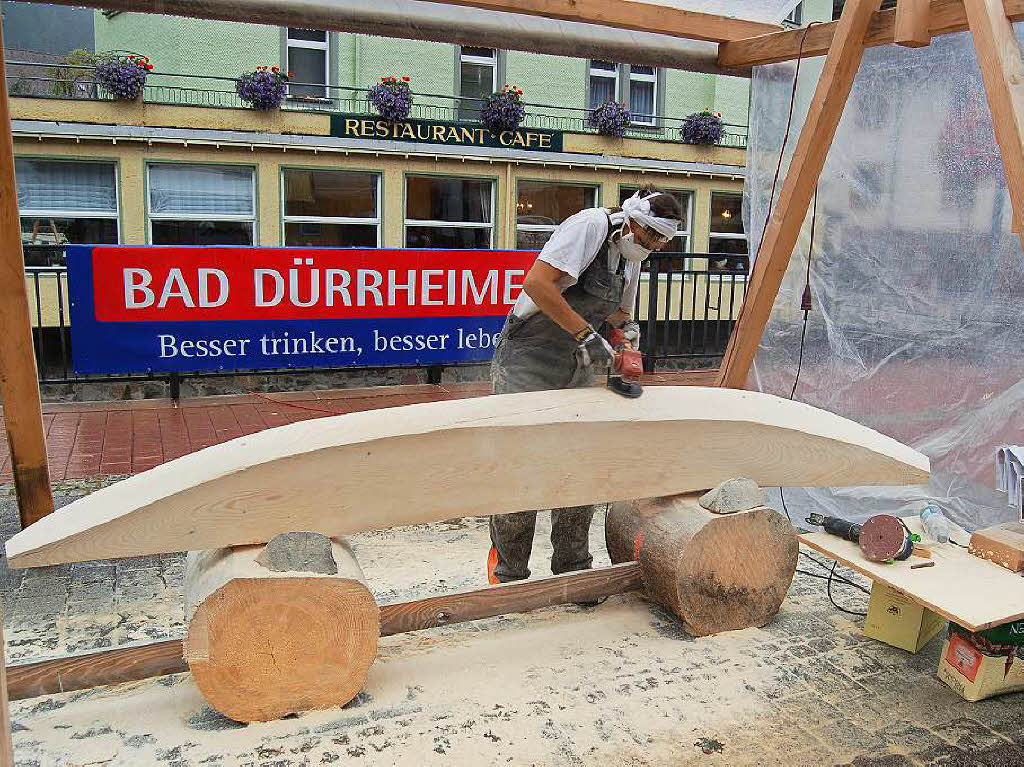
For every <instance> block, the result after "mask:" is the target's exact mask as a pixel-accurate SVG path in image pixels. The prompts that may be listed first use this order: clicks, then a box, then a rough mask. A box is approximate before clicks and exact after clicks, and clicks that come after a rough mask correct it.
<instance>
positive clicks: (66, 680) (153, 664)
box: [7, 639, 188, 700]
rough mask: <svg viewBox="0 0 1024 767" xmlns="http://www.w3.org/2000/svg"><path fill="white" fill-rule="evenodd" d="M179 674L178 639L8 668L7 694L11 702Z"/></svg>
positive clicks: (184, 668) (181, 668)
mask: <svg viewBox="0 0 1024 767" xmlns="http://www.w3.org/2000/svg"><path fill="white" fill-rule="evenodd" d="M182 671H188V664H186V663H185V661H184V660H183V659H182V657H181V640H180V639H173V640H170V641H167V642H153V643H150V644H144V645H137V646H134V647H118V648H117V649H116V650H104V651H103V652H96V653H88V654H86V655H76V656H72V657H69V658H54V659H53V660H44V661H40V662H38V663H23V664H19V665H15V666H8V667H7V692H8V695H9V696H10V698H11V700H22V699H24V698H34V697H36V696H38V695H50V694H53V693H58V692H68V691H69V690H84V689H86V688H87V687H99V686H101V685H105V684H120V683H122V682H134V681H137V680H139V679H147V678H149V677H151V676H163V675H164V674H177V673H180V672H182Z"/></svg>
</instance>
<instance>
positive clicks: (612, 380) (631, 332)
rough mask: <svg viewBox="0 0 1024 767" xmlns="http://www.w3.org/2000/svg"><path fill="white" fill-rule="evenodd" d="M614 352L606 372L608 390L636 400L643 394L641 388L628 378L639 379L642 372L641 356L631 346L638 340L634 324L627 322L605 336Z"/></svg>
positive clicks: (638, 333) (642, 362)
mask: <svg viewBox="0 0 1024 767" xmlns="http://www.w3.org/2000/svg"><path fill="white" fill-rule="evenodd" d="M605 337H606V338H607V339H608V343H610V344H611V345H612V349H614V350H615V357H614V358H613V359H612V364H611V366H610V369H609V370H608V388H609V389H611V390H612V391H613V392H615V393H616V394H621V395H622V396H623V397H630V398H636V397H639V396H640V395H641V394H643V393H644V389H643V387H642V386H641V385H640V384H638V383H637V382H636V381H630V380H627V379H628V378H639V377H640V376H641V375H643V372H644V359H643V354H642V352H640V350H639V349H634V348H633V346H634V345H635V344H636V342H637V341H638V340H639V339H640V329H639V327H638V326H637V324H636V323H635V322H627V323H626V324H625V325H623V326H622V327H621V328H612V329H611V330H610V331H609V332H608V333H607V335H606V336H605Z"/></svg>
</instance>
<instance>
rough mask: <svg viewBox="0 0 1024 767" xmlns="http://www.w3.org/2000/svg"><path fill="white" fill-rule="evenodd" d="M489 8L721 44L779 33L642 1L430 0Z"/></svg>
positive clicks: (741, 21) (757, 24)
mask: <svg viewBox="0 0 1024 767" xmlns="http://www.w3.org/2000/svg"><path fill="white" fill-rule="evenodd" d="M428 1H429V2H432V3H444V4H446V5H467V6H469V7H471V8H483V9H484V10H488V11H504V12H506V13H519V14H524V15H527V16H543V17H544V18H548V19H560V20H562V21H579V22H585V23H588V24H602V25H604V26H608V27H617V28H619V29H632V30H635V31H638V32H655V33H657V34H659V35H670V36H672V37H685V38H688V39H690V40H708V41H711V42H715V43H720V42H723V41H726V40H742V39H744V38H748V37H754V36H756V35H765V34H769V33H772V32H778V31H779V30H780V29H781V27H780V26H779V25H777V24H765V23H763V22H760V21H748V20H747V19H738V18H735V17H731V16H719V15H716V14H713V13H700V12H698V11H687V10H684V9H682V8H674V7H672V6H669V5H661V4H659V3H656V2H642V1H641V0H428Z"/></svg>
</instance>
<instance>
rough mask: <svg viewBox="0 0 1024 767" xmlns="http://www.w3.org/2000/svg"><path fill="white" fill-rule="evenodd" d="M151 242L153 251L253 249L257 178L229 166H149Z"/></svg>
mask: <svg viewBox="0 0 1024 767" xmlns="http://www.w3.org/2000/svg"><path fill="white" fill-rule="evenodd" d="M148 171H149V182H148V185H149V195H148V201H147V202H148V206H147V207H148V209H149V210H148V213H149V241H150V242H151V243H152V244H154V245H252V244H253V243H254V241H255V239H254V230H255V224H256V204H255V200H256V191H255V181H256V177H255V176H256V174H255V173H254V172H253V169H252V168H249V167H242V166H229V165H172V164H169V163H154V164H152V165H150V166H149V168H148Z"/></svg>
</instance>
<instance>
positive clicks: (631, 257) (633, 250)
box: [619, 232, 651, 264]
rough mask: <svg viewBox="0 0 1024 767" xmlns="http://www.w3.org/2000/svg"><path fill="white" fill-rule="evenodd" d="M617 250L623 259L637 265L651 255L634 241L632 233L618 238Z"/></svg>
mask: <svg viewBox="0 0 1024 767" xmlns="http://www.w3.org/2000/svg"><path fill="white" fill-rule="evenodd" d="M619 250H620V251H621V252H622V257H623V258H624V259H626V260H627V261H632V262H633V263H634V264H639V263H640V262H641V261H643V260H644V259H645V258H647V257H648V256H649V255H651V251H649V250H648V249H647V248H645V247H644V246H643V245H641V244H640V243H639V242H637V241H636V239H635V238H634V236H633V233H632V232H630V233H629V234H624V235H622V236H621V237H619Z"/></svg>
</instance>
